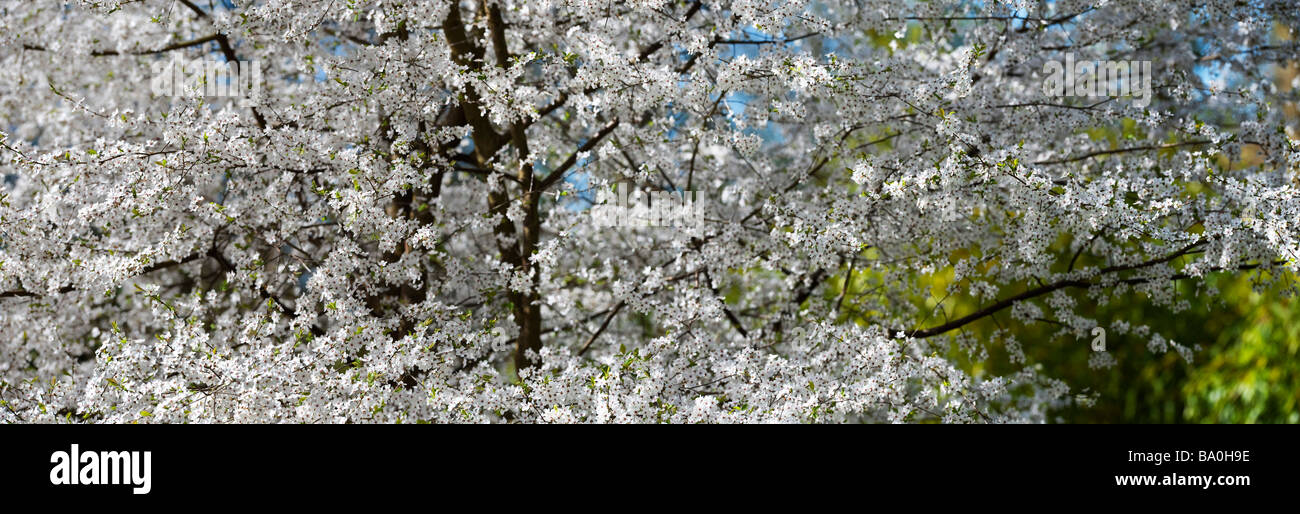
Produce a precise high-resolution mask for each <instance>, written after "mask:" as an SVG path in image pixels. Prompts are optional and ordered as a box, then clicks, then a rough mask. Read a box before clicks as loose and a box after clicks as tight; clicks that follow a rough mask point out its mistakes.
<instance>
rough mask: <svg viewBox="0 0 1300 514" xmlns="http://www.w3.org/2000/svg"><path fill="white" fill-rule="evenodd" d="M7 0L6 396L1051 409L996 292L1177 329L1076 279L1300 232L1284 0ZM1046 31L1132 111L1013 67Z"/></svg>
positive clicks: (948, 411) (405, 409)
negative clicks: (208, 78)
mask: <svg viewBox="0 0 1300 514" xmlns="http://www.w3.org/2000/svg"><path fill="white" fill-rule="evenodd" d="M236 3H237V4H239V5H235V4H236ZM1173 4H1179V5H1173ZM1183 4H1185V5H1183ZM3 11H4V14H3V15H2V16H0V178H2V179H3V180H2V181H0V422H110V423H118V422H155V421H156V422H845V421H890V422H909V421H926V420H937V421H945V422H1041V421H1046V420H1050V419H1051V412H1052V409H1055V408H1059V407H1062V406H1065V405H1067V404H1069V403H1070V402H1074V401H1076V400H1075V397H1074V395H1072V394H1071V391H1070V388H1069V385H1068V384H1066V383H1064V382H1062V381H1059V380H1056V379H1054V378H1052V377H1048V376H1042V374H1041V373H1039V372H1037V371H1036V369H1037V368H1035V366H1034V363H1033V362H1032V361H1029V360H1028V359H1027V357H1026V352H1025V349H1026V348H1028V347H1032V346H1034V345H1039V344H1044V343H1045V342H1044V341H1035V340H1029V339H1024V338H1021V339H1017V338H1016V337H1015V335H1013V334H1015V333H1016V332H1015V328H1016V327H1017V326H1023V325H1025V324H1038V323H1050V324H1052V325H1053V326H1057V327H1059V329H1060V333H1061V335H1063V336H1067V337H1065V340H1067V341H1077V344H1079V345H1087V344H1088V339H1087V335H1088V334H1089V332H1090V331H1091V330H1092V329H1093V328H1096V327H1099V326H1100V327H1104V328H1108V329H1110V330H1111V331H1112V332H1111V333H1112V340H1111V343H1110V344H1111V345H1116V344H1125V343H1124V341H1129V343H1128V344H1140V345H1143V346H1149V348H1150V349H1151V351H1152V352H1156V353H1159V352H1165V351H1168V350H1171V349H1172V350H1174V351H1176V352H1178V353H1179V354H1182V355H1184V356H1185V357H1187V358H1189V359H1190V358H1192V357H1193V355H1194V352H1195V346H1194V344H1195V342H1194V341H1192V342H1182V343H1178V342H1174V341H1170V340H1167V339H1166V338H1164V337H1162V336H1161V335H1160V334H1155V333H1151V331H1150V330H1149V329H1148V328H1147V327H1142V326H1129V325H1126V324H1125V325H1122V326H1121V325H1120V324H1116V323H1112V322H1111V321H1110V320H1105V319H1097V318H1096V317H1095V316H1094V315H1093V314H1092V312H1093V310H1094V308H1095V306H1096V305H1100V304H1104V303H1106V302H1109V301H1115V300H1118V299H1123V298H1126V297H1130V296H1132V295H1144V296H1146V297H1149V298H1150V299H1152V300H1153V301H1155V302H1156V303H1157V304H1159V305H1163V306H1165V307H1167V308H1169V309H1172V310H1175V311H1177V310H1179V309H1181V308H1183V307H1185V305H1186V301H1185V295H1187V294H1213V291H1211V290H1207V289H1205V288H1204V287H1203V285H1204V284H1205V281H1206V279H1207V278H1208V277H1210V276H1211V275H1214V274H1221V273H1250V274H1253V275H1255V276H1256V277H1257V278H1258V280H1257V281H1256V282H1257V283H1259V284H1260V287H1267V286H1268V285H1269V283H1270V282H1276V281H1293V279H1292V278H1291V277H1292V275H1291V274H1292V273H1293V272H1294V271H1295V267H1296V263H1297V256H1298V253H1300V189H1298V186H1297V184H1300V175H1298V173H1300V143H1297V141H1296V139H1295V137H1296V134H1295V132H1294V129H1293V128H1288V127H1287V126H1286V124H1287V121H1286V112H1287V109H1291V110H1294V109H1295V103H1294V102H1295V91H1296V84H1294V83H1293V82H1292V83H1283V82H1278V81H1275V80H1273V79H1274V75H1273V74H1274V73H1275V72H1276V69H1277V68H1278V66H1275V65H1282V66H1285V65H1286V63H1287V62H1289V61H1292V62H1293V61H1294V59H1295V58H1296V55H1297V51H1296V50H1297V48H1296V45H1295V43H1294V40H1293V39H1285V38H1279V37H1278V36H1276V34H1277V33H1281V32H1284V31H1283V30H1280V29H1279V30H1275V27H1292V28H1294V27H1297V26H1298V25H1297V19H1296V17H1297V15H1300V11H1298V10H1297V9H1295V4H1294V2H1292V1H1287V0H1260V1H1252V2H1237V1H1229V0H1212V1H1208V2H1173V3H1171V2H1167V1H1165V0H1132V1H1125V2H1084V1H1076V0H1058V1H1055V2H1036V1H1023V0H1017V1H1010V2H1008V1H979V2H975V1H934V2H914V1H911V0H886V1H873V2H849V1H839V0H824V1H823V0H810V1H789V2H785V1H782V2H769V1H755V0H734V1H732V0H685V1H675V2H667V1H662V0H658V1H656V0H651V1H633V2H607V1H602V2H597V1H594V0H544V1H537V0H463V1H461V0H418V1H417V0H411V1H404V2H382V1H349V2H306V3H304V2H295V1H290V0H260V1H255V2H254V1H250V2H233V3H232V2H198V1H185V0H181V1H178V2H147V3H146V2H132V1H103V0H98V1H88V0H82V1H78V2H71V3H69V2H64V1H53V0H40V1H30V2H11V3H9V4H8V5H7V6H6V7H4V9H3ZM1067 52H1068V53H1070V54H1071V55H1073V56H1075V57H1077V58H1078V59H1080V60H1093V61H1102V60H1118V59H1122V60H1125V61H1134V62H1147V61H1149V62H1151V63H1153V70H1152V72H1151V76H1148V77H1147V78H1150V79H1151V80H1152V85H1151V98H1150V104H1149V105H1142V106H1139V105H1136V103H1135V102H1130V101H1117V100H1116V99H1114V98H1109V99H1108V98H1087V97H1047V96H1044V95H1043V93H1042V91H1043V87H1042V86H1043V80H1044V76H1043V73H1042V70H1043V69H1044V63H1046V62H1055V61H1058V60H1060V59H1062V56H1063V55H1064V54H1065V53H1067ZM172 59H187V60H194V59H206V60H210V61H220V62H256V63H259V69H258V73H257V74H256V75H253V76H252V77H253V78H254V79H256V80H258V81H259V83H257V84H255V85H250V87H254V86H255V87H256V88H257V90H258V91H259V95H258V101H257V102H242V101H240V98H237V97H222V96H207V97H205V96H200V95H160V94H157V93H156V92H155V91H154V90H153V88H151V87H150V84H151V83H152V82H153V81H154V79H156V78H157V77H155V76H154V74H153V73H154V70H157V69H159V68H160V64H159V63H164V62H171V60H172ZM1211 64H1212V65H1213V66H1214V70H1215V72H1216V73H1217V74H1218V75H1217V76H1226V77H1233V78H1232V79H1231V80H1229V79H1218V80H1217V81H1211V80H1210V79H1209V78H1208V77H1209V76H1210V75H1209V74H1207V73H1204V71H1205V69H1206V66H1209V65H1211ZM1144 71H1145V70H1144ZM241 80H245V79H244V78H242V77H241ZM1288 102H1290V103H1288ZM615 183H627V184H629V187H630V188H633V189H635V190H638V191H646V192H667V193H673V192H679V191H695V192H698V193H696V194H698V195H699V197H700V198H707V199H708V200H709V201H708V202H700V203H699V204H698V205H696V206H695V208H698V209H701V210H702V212H699V213H698V216H697V215H696V214H694V213H693V214H692V216H694V217H693V218H692V219H693V220H695V221H698V223H694V222H693V223H691V224H690V226H689V227H687V228H683V229H680V230H676V229H675V230H662V229H655V228H653V227H639V226H630V227H622V228H620V229H619V230H610V229H606V228H604V227H600V226H596V225H597V224H594V223H592V222H591V219H592V218H591V216H592V213H591V212H589V210H590V209H591V208H592V205H593V204H595V203H598V201H597V200H596V198H597V196H598V195H599V194H600V192H601V191H607V190H609V189H610V185H612V184H615ZM956 297H963V298H969V299H971V301H970V302H967V303H966V304H965V306H963V307H960V308H958V307H957V306H956V303H955V302H954V301H952V300H950V298H956ZM972 305H973V307H972ZM974 323H988V324H990V325H992V324H994V323H996V326H998V327H1001V328H999V330H997V331H995V332H994V336H993V337H990V338H980V337H976V336H974V335H972V334H971V333H968V332H967V331H966V328H968V327H970V326H972V324H974ZM990 348H1000V349H1001V350H1002V351H1000V352H995V353H993V354H992V355H995V357H990V355H991V353H990V352H989V349H990ZM996 355H1003V356H1009V360H1010V364H1011V365H1013V366H1014V367H1015V369H1020V371H1018V372H1014V373H1010V374H1005V375H1000V376H993V375H989V374H987V373H983V372H979V373H977V372H973V371H971V370H973V369H983V368H981V367H978V366H976V367H970V366H966V365H964V364H959V363H968V362H972V361H974V362H978V361H981V360H987V359H990V358H1007V357H996ZM1113 362H1114V359H1113V358H1110V356H1109V355H1106V354H1098V355H1096V356H1094V358H1093V362H1092V364H1093V365H1094V366H1096V367H1099V368H1105V367H1106V366H1109V365H1110V364H1113Z"/></svg>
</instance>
